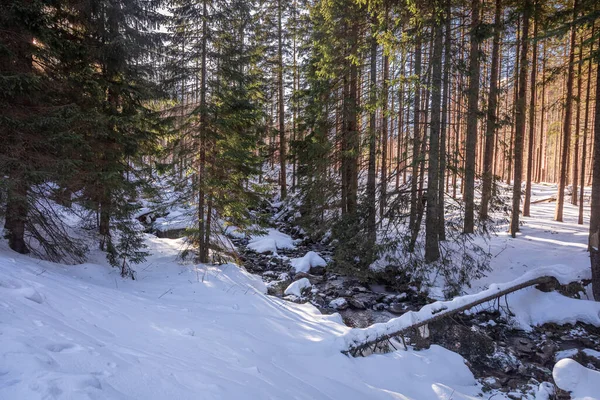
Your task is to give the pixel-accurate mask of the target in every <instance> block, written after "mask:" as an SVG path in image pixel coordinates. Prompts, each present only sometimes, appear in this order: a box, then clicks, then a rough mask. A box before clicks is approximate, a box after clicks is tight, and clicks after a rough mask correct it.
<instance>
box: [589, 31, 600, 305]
mask: <svg viewBox="0 0 600 400" xmlns="http://www.w3.org/2000/svg"><path fill="white" fill-rule="evenodd" d="M599 45H600V43H599ZM596 65H597V67H598V71H600V53H597V54H596ZM590 68H591V65H590ZM596 99H600V73H597V74H596ZM592 160H593V170H592V173H593V178H592V199H591V200H592V205H591V213H590V239H589V245H590V253H591V254H590V256H591V257H590V260H591V268H592V292H593V293H594V299H595V300H596V301H600V252H599V244H598V236H599V235H600V101H596V108H595V110H594V156H593V158H592Z"/></svg>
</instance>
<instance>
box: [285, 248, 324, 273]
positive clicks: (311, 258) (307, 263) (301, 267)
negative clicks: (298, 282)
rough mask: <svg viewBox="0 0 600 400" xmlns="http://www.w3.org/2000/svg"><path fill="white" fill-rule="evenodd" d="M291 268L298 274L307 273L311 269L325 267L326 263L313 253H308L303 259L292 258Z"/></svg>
mask: <svg viewBox="0 0 600 400" xmlns="http://www.w3.org/2000/svg"><path fill="white" fill-rule="evenodd" d="M290 262H291V264H292V267H293V268H294V269H295V270H296V273H298V272H308V271H310V269H311V268H314V267H326V266H327V262H326V261H325V260H324V259H323V258H322V257H321V256H320V255H318V254H317V253H315V252H314V251H309V252H308V253H306V254H305V255H304V257H300V258H292V259H291V261H290Z"/></svg>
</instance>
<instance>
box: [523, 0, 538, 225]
mask: <svg viewBox="0 0 600 400" xmlns="http://www.w3.org/2000/svg"><path fill="white" fill-rule="evenodd" d="M533 12H534V18H533V24H534V25H533V37H534V39H533V43H532V45H533V50H532V54H531V98H530V101H529V140H528V143H527V146H528V151H527V177H526V181H525V201H524V204H523V216H524V217H529V214H530V212H529V209H530V206H531V176H532V172H533V171H532V169H533V140H534V137H535V101H536V96H535V95H536V90H537V88H536V85H535V80H536V76H537V34H538V21H537V2H535V3H534V11H533Z"/></svg>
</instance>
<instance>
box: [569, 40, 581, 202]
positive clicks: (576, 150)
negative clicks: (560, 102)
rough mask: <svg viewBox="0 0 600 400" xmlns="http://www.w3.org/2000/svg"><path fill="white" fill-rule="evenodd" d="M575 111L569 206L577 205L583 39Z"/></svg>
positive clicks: (578, 68) (578, 67)
mask: <svg viewBox="0 0 600 400" xmlns="http://www.w3.org/2000/svg"><path fill="white" fill-rule="evenodd" d="M577 64H578V65H577V111H576V113H575V144H574V145H573V171H572V173H571V179H572V182H573V193H572V194H571V204H573V205H575V206H576V205H577V197H578V194H579V193H578V190H577V184H578V182H577V179H578V178H577V177H578V176H579V127H580V126H581V124H580V120H581V84H582V79H581V70H582V65H583V39H581V40H580V43H579V61H578V63H577Z"/></svg>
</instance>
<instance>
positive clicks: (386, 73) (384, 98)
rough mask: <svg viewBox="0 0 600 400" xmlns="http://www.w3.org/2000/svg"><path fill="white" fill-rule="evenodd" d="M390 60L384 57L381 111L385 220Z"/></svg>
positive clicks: (381, 208) (381, 209)
mask: <svg viewBox="0 0 600 400" xmlns="http://www.w3.org/2000/svg"><path fill="white" fill-rule="evenodd" d="M389 68H390V59H389V57H388V56H387V55H384V56H383V82H381V92H382V93H381V95H382V102H383V105H382V109H381V189H380V193H379V215H380V216H381V218H383V214H384V212H385V203H386V201H387V199H386V197H387V181H388V178H387V169H388V159H387V155H388V154H387V153H388V124H387V120H388V115H387V114H388V80H389Z"/></svg>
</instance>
